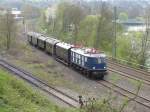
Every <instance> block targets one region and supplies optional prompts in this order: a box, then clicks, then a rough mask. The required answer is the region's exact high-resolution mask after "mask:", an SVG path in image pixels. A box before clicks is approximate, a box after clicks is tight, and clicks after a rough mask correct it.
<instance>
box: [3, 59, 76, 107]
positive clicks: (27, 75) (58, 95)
mask: <svg viewBox="0 0 150 112" xmlns="http://www.w3.org/2000/svg"><path fill="white" fill-rule="evenodd" d="M0 66H2V67H3V68H5V69H7V70H9V71H10V72H13V73H14V74H15V75H17V76H19V77H20V78H22V79H24V80H26V81H27V82H28V83H30V84H32V85H34V86H36V87H38V88H40V89H41V90H43V91H44V92H46V93H48V94H49V95H52V96H54V97H55V98H57V99H59V100H61V101H62V102H64V103H65V104H67V105H69V106H70V107H73V108H77V107H79V103H78V100H76V99H75V98H73V97H71V96H69V95H67V94H65V93H63V92H61V91H60V90H58V89H56V88H54V87H52V86H49V85H48V84H46V83H45V82H43V81H42V80H40V79H38V78H35V77H33V75H32V74H31V73H29V72H27V71H25V70H23V69H21V68H18V67H16V66H14V65H12V64H9V63H8V62H6V61H4V60H1V59H0Z"/></svg>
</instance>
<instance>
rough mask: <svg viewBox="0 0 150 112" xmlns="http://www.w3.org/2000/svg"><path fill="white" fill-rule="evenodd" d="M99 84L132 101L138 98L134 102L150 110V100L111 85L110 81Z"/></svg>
mask: <svg viewBox="0 0 150 112" xmlns="http://www.w3.org/2000/svg"><path fill="white" fill-rule="evenodd" d="M97 83H99V84H100V85H102V86H104V87H106V88H109V89H111V90H113V91H114V92H116V93H119V94H120V95H122V96H125V97H127V98H129V99H131V100H132V99H133V98H134V97H135V96H136V98H135V99H133V101H135V102H137V103H138V104H140V105H143V106H145V107H147V108H149V109H150V100H149V99H146V98H144V97H142V96H139V95H138V94H135V93H133V92H131V91H129V90H126V89H124V88H122V87H120V86H118V85H115V84H114V83H111V82H109V81H106V80H104V81H97Z"/></svg>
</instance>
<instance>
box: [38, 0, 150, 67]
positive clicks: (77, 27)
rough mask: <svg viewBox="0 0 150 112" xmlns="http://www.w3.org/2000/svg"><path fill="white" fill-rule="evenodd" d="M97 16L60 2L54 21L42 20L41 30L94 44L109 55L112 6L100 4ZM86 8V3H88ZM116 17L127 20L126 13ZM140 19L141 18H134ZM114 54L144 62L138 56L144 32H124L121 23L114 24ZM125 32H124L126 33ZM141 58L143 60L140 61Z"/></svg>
mask: <svg viewBox="0 0 150 112" xmlns="http://www.w3.org/2000/svg"><path fill="white" fill-rule="evenodd" d="M99 5H100V7H99V8H98V9H97V11H96V12H98V14H96V15H90V12H87V11H86V9H85V8H84V7H83V6H82V5H81V6H80V5H78V4H75V3H71V2H67V1H65V2H60V4H59V5H58V7H57V10H56V18H55V20H54V24H50V23H47V22H45V19H44V18H43V19H41V20H39V21H43V22H41V25H40V26H42V29H43V30H42V31H43V32H44V33H47V34H48V35H54V36H56V37H58V38H59V39H60V40H63V41H65V42H69V43H77V44H82V45H84V46H89V47H95V48H97V49H100V50H103V51H105V52H106V53H107V54H109V55H112V48H113V44H112V41H113V39H114V25H113V22H112V18H113V12H112V7H111V6H110V4H107V2H102V3H100V4H99ZM87 7H88V6H87ZM119 19H120V20H122V21H126V20H127V19H128V15H127V13H126V12H120V14H119ZM137 19H140V20H142V18H137ZM116 30H117V57H116V58H121V59H124V60H127V61H129V62H134V63H137V64H141V63H142V64H143V63H145V61H146V59H147V57H145V55H144V57H143V56H142V55H141V54H142V50H141V48H140V47H141V46H142V45H141V44H142V38H143V33H141V32H127V33H126V32H125V30H124V29H123V25H121V24H119V23H117V26H116ZM126 34H127V35H126ZM143 59H144V60H143Z"/></svg>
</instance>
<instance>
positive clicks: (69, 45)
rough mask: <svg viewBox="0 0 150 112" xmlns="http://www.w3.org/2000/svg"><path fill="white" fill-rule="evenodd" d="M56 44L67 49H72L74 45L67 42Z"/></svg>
mask: <svg viewBox="0 0 150 112" xmlns="http://www.w3.org/2000/svg"><path fill="white" fill-rule="evenodd" d="M56 45H57V46H59V47H62V48H65V49H70V48H72V47H73V45H71V44H68V43H65V42H60V43H57V44H56Z"/></svg>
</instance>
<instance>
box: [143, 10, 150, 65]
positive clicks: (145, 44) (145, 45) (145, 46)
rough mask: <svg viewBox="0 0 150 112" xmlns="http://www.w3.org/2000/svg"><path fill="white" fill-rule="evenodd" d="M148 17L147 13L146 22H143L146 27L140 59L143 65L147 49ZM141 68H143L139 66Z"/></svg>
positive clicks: (149, 18)
mask: <svg viewBox="0 0 150 112" xmlns="http://www.w3.org/2000/svg"><path fill="white" fill-rule="evenodd" d="M149 21H150V15H149V13H147V16H146V20H145V25H146V32H145V35H144V36H143V38H142V52H141V53H142V54H141V55H142V57H141V64H142V65H144V64H145V61H146V52H147V47H148V37H149V32H150V23H149ZM141 67H142V68H143V66H141Z"/></svg>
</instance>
